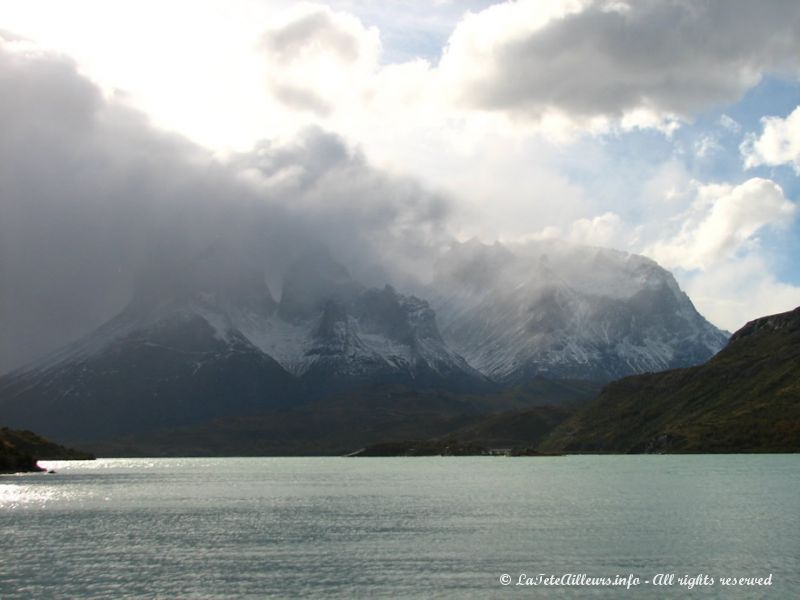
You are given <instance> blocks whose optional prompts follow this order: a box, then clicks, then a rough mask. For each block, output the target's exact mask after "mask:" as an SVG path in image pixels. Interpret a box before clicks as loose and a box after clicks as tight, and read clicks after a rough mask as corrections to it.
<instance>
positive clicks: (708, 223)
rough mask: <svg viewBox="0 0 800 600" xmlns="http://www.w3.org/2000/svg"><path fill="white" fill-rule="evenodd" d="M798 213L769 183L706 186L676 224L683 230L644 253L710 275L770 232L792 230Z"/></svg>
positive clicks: (758, 180) (666, 263)
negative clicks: (783, 228)
mask: <svg viewBox="0 0 800 600" xmlns="http://www.w3.org/2000/svg"><path fill="white" fill-rule="evenodd" d="M796 213H797V206H796V205H795V204H793V203H792V202H790V201H789V200H787V199H786V197H785V196H784V194H783V190H782V189H781V188H780V186H779V185H777V184H776V183H775V182H773V181H771V180H768V179H761V178H752V179H748V180H747V181H745V182H744V183H742V184H740V185H737V186H731V185H725V184H707V185H700V186H698V188H697V193H696V199H695V201H694V202H693V203H692V205H691V207H690V208H689V210H688V211H687V212H686V213H684V214H683V215H680V216H678V217H675V218H673V223H679V224H680V230H679V231H678V232H677V233H676V234H675V235H673V236H672V237H668V238H662V239H660V240H659V241H657V242H655V243H653V244H652V245H650V246H648V247H647V248H645V249H644V251H645V254H647V255H649V256H652V257H653V258H654V259H655V260H657V261H658V262H659V263H661V264H662V265H664V266H665V267H667V268H682V269H700V270H706V269H708V268H710V267H711V266H713V265H716V264H718V263H720V262H722V261H724V260H726V259H729V258H732V257H735V256H736V255H737V254H738V253H740V252H742V251H746V250H748V249H749V248H752V247H753V246H754V245H757V244H758V237H757V234H758V233H760V232H761V231H762V230H763V229H764V228H766V227H779V226H786V225H788V224H790V223H791V221H792V220H793V219H794V217H795V214H796Z"/></svg>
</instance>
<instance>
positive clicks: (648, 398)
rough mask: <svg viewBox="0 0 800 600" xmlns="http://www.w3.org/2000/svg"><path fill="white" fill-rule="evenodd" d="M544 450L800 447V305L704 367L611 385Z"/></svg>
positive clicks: (749, 330) (742, 334)
mask: <svg viewBox="0 0 800 600" xmlns="http://www.w3.org/2000/svg"><path fill="white" fill-rule="evenodd" d="M540 449H541V450H544V451H564V452H615V453H627V452H633V453H635V452H797V451H800V308H797V309H795V310H793V311H790V312H787V313H782V314H778V315H773V316H770V317H764V318H761V319H757V320H755V321H751V322H750V323H748V324H747V325H745V326H744V327H743V328H742V329H740V330H739V331H738V332H736V333H735V334H734V335H733V336H732V337H731V339H730V341H729V343H728V345H727V346H726V347H725V348H724V349H723V350H722V351H721V352H720V353H719V354H717V355H716V356H715V357H713V358H712V359H711V360H709V361H708V362H707V363H705V364H703V365H700V366H698V367H692V368H688V369H676V370H672V371H666V372H663V373H653V374H646V375H637V376H633V377H626V378H624V379H621V380H619V381H616V382H614V383H611V384H609V385H608V386H606V387H605V388H604V389H603V391H602V392H601V394H600V396H599V397H598V398H597V399H596V400H595V401H593V402H591V403H590V404H588V405H586V406H585V407H584V408H583V409H582V410H580V411H578V412H577V413H576V414H575V415H574V416H573V417H571V418H570V419H568V420H566V421H565V422H564V423H562V424H561V425H560V426H559V427H557V428H556V429H555V430H554V431H553V432H552V433H551V434H550V435H549V436H548V437H547V438H546V439H545V440H544V442H543V443H542V444H541V445H540Z"/></svg>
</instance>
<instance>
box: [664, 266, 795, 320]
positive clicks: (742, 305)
mask: <svg viewBox="0 0 800 600" xmlns="http://www.w3.org/2000/svg"><path fill="white" fill-rule="evenodd" d="M679 280H680V282H681V285H682V286H683V288H684V289H685V290H686V292H687V293H688V294H689V295H690V296H691V298H692V301H693V302H694V304H695V306H696V307H697V308H698V310H699V311H700V312H701V313H702V314H704V315H706V316H708V317H709V318H710V319H711V320H712V321H713V322H714V323H715V324H716V325H718V326H719V327H722V328H724V329H727V330H728V331H735V330H737V329H739V328H740V327H741V326H742V325H744V324H745V323H746V322H747V321H750V320H752V319H755V318H757V317H761V316H764V315H771V314H775V313H779V312H784V311H787V310H792V309H793V308H795V307H797V306H800V287H798V286H794V285H791V284H788V283H784V282H781V281H778V280H777V279H776V278H775V276H774V275H773V274H772V270H771V266H770V264H769V262H768V261H767V260H766V259H765V258H764V257H762V256H758V255H749V256H745V257H741V258H736V259H733V260H729V261H725V262H722V263H719V264H717V265H714V266H712V267H710V268H708V269H706V270H704V271H702V272H701V271H696V272H693V273H684V274H682V275H679Z"/></svg>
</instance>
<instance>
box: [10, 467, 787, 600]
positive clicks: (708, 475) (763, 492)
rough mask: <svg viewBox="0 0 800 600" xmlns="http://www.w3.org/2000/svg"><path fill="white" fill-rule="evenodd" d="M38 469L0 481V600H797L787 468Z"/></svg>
mask: <svg viewBox="0 0 800 600" xmlns="http://www.w3.org/2000/svg"><path fill="white" fill-rule="evenodd" d="M45 464H46V466H49V467H53V468H55V469H56V471H57V474H54V475H47V474H34V475H13V476H3V477H0V536H1V541H0V598H2V599H3V600H9V599H16V598H25V599H28V598H36V599H40V598H103V599H108V598H273V597H274V598H295V597H307V598H509V597H518V598H523V597H525V598H530V597H533V598H776V599H781V600H783V599H786V598H796V597H800V456H798V455H744V456H730V455H729V456H571V457H552V458H549V457H548V458H503V457H498V458H492V457H475V458H466V457H464V458H438V457H436V458H360V459H358V458H356V459H347V458H244V459H230V458H227V459H157V460H156V459H136V460H133V459H115V460H98V461H95V462H72V463H67V462H65V463H55V462H54V463H45ZM523 573H524V574H526V575H528V576H534V577H535V576H536V575H538V574H540V573H542V574H547V575H557V576H561V575H563V574H566V573H572V574H576V575H580V574H586V575H587V576H591V577H610V578H613V577H615V576H616V575H620V576H625V577H627V576H628V575H629V574H632V575H634V576H637V577H640V578H641V583H640V584H639V585H638V586H634V587H632V588H630V589H627V588H625V587H604V586H581V587H579V586H563V585H562V586H547V587H544V586H541V585H539V586H518V585H515V584H516V582H517V581H518V580H519V576H520V575H521V574H523ZM659 573H663V574H674V575H675V581H674V584H673V585H672V586H661V587H655V586H653V585H652V584H646V583H644V581H645V580H651V579H653V578H654V577H655V575H657V574H659ZM503 574H508V575H509V576H510V578H511V585H508V586H503V585H501V583H500V577H501V575H503ZM770 574H771V575H772V585H771V586H763V587H736V588H732V587H729V586H728V587H723V586H722V585H720V583H719V580H718V578H719V577H721V576H724V577H737V578H738V577H767V576H768V575H770ZM686 575H689V576H697V575H709V576H711V577H715V584H714V585H707V586H702V587H699V586H697V587H694V588H693V589H692V590H691V591H690V590H688V588H687V587H685V586H681V585H680V584H679V582H678V578H679V577H683V576H686Z"/></svg>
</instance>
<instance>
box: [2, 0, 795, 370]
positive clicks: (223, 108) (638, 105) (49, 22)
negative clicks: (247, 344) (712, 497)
mask: <svg viewBox="0 0 800 600" xmlns="http://www.w3.org/2000/svg"><path fill="white" fill-rule="evenodd" d="M797 31H800V4H798V3H797V2H795V1H782V0H767V1H764V2H758V3H755V2H752V1H748V0H706V1H703V2H690V1H688V0H637V1H636V2H625V1H624V0H535V1H525V0H519V1H516V2H500V3H493V2H486V1H481V2H479V1H460V2H456V1H447V0H439V1H435V2H430V1H425V2H422V1H419V2H416V1H408V0H405V1H404V0H389V1H384V2H367V1H363V0H361V1H360V0H350V1H346V0H340V1H333V2H328V3H296V2H284V1H255V0H227V1H222V0H214V1H211V0H206V1H203V0H194V1H191V2H190V1H181V0H176V1H172V2H168V3H165V2H154V1H146V0H145V1H138V2H127V1H119V2H113V3H110V2H103V1H89V0H73V1H72V2H69V3H65V2H61V1H57V0H24V1H22V0H0V132H2V136H0V138H1V139H0V211H1V212H0V276H1V277H2V280H3V288H4V289H3V290H2V292H1V293H0V311H1V312H0V372H2V371H4V370H8V369H9V368H13V367H16V366H19V364H21V363H22V362H24V361H27V360H30V359H31V358H33V357H35V356H37V355H40V354H41V353H42V352H44V351H46V350H49V349H52V348H53V347H54V346H56V345H58V344H60V343H64V342H65V341H68V340H70V339H74V338H75V337H76V336H78V335H80V334H82V333H85V332H86V330H87V329H89V328H91V327H94V326H97V325H99V324H100V323H101V322H102V321H103V320H105V319H107V318H109V317H110V316H112V315H113V313H114V312H115V311H117V310H119V308H120V307H121V306H122V305H124V303H125V302H126V301H127V299H128V298H129V297H130V295H131V290H132V289H133V288H134V287H135V285H136V282H135V279H136V277H137V275H136V273H138V272H140V271H141V265H142V264H148V263H150V262H152V261H153V257H154V256H157V257H163V256H167V257H171V258H170V259H169V260H176V261H177V260H178V257H180V256H184V255H188V254H190V253H191V252H192V251H195V250H196V249H197V248H200V247H202V246H203V244H206V243H207V242H208V240H209V239H214V238H220V237H224V238H226V239H233V240H239V241H240V242H239V243H241V244H255V245H257V246H258V251H259V252H260V253H262V255H265V256H269V257H270V261H269V262H270V265H271V266H272V268H273V269H274V271H275V273H274V274H273V275H272V276H273V278H274V279H277V278H278V275H277V273H279V271H280V270H281V269H283V268H285V264H286V262H287V261H288V260H289V258H290V256H291V254H292V251H291V249H292V248H293V247H294V245H296V244H297V240H299V239H309V238H314V239H318V240H319V241H320V242H322V243H325V244H329V245H330V246H332V247H334V248H336V251H337V253H338V254H339V255H340V257H341V258H342V259H343V261H344V262H348V263H349V264H358V262H359V261H362V262H364V265H363V266H364V268H365V269H367V268H370V265H367V264H366V261H365V259H364V257H365V256H368V257H371V258H372V259H374V260H373V261H372V262H373V263H374V264H373V265H372V266H371V268H377V267H375V264H378V263H380V260H379V259H381V258H384V259H386V261H389V260H390V261H391V262H392V264H393V265H395V267H397V268H400V269H401V270H402V269H405V270H407V271H413V270H415V269H420V268H424V263H425V260H424V257H425V256H426V254H425V251H424V249H425V248H428V247H432V246H435V245H436V244H438V243H441V242H442V240H447V239H451V238H456V239H461V240H466V239H469V238H471V237H475V236H477V237H478V238H480V239H481V240H483V241H485V242H487V243H490V242H494V241H496V240H499V241H501V242H509V243H524V242H525V241H527V240H542V239H550V238H553V239H556V238H557V239H567V240H570V241H574V242H578V243H585V244H590V245H598V246H604V247H613V248H617V249H620V250H625V251H630V252H636V253H640V254H644V255H646V256H649V257H651V258H653V259H655V260H656V261H658V262H659V264H661V265H662V266H664V267H666V268H668V269H670V270H671V271H672V272H673V273H674V274H675V276H676V278H677V280H678V282H679V283H680V285H681V287H682V288H683V289H684V290H685V291H686V292H687V293H688V294H689V296H690V297H691V299H692V300H693V302H694V303H695V305H696V306H697V308H698V309H699V310H700V312H701V313H702V314H703V315H704V316H706V317H707V318H708V319H709V320H710V321H712V322H713V323H714V324H716V325H718V326H719V327H722V328H725V329H728V330H731V331H733V330H735V329H737V328H739V327H740V326H741V325H743V324H744V323H745V322H746V321H748V320H750V319H753V318H756V317H758V316H762V315H765V314H771V313H775V312H780V311H784V310H789V309H792V308H794V307H795V306H797V305H800V261H798V260H796V257H797V256H800V218H798V212H799V211H798V202H800V181H799V180H798V176H799V175H800V36H798V35H797ZM242 240H248V241H247V242H244V241H242ZM249 240H257V241H249ZM165 260H167V259H165ZM384 275H386V274H383V273H375V277H376V279H378V278H380V277H381V276H384ZM267 276H268V278H269V277H270V276H271V275H270V273H269V272H268V273H267ZM271 285H273V284H271Z"/></svg>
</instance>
